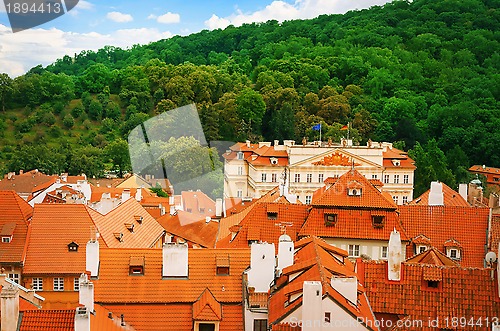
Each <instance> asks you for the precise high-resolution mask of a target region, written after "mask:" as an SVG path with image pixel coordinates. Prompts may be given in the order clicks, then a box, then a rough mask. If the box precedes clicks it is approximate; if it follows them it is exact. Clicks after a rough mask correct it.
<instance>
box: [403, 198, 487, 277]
mask: <svg viewBox="0 0 500 331" xmlns="http://www.w3.org/2000/svg"><path fill="white" fill-rule="evenodd" d="M488 217H489V208H476V207H460V206H425V205H421V206H419V205H417V206H415V205H408V206H400V216H399V218H400V220H401V224H402V226H403V227H404V229H405V231H406V234H407V235H408V237H409V238H415V237H418V236H420V235H424V236H425V237H427V238H429V239H430V241H431V242H432V246H434V247H436V248H437V249H439V250H440V251H442V252H445V251H444V248H445V243H446V242H447V241H448V240H450V239H454V240H456V241H458V242H459V243H460V244H461V245H462V252H461V254H460V256H461V260H460V261H459V263H460V265H461V266H465V267H479V268H480V267H483V265H484V264H483V261H484V254H485V247H486V245H487V240H486V233H487V229H488ZM410 252H411V250H410ZM407 256H411V254H410V255H407Z"/></svg>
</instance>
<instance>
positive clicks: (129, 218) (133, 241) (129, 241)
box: [86, 198, 165, 248]
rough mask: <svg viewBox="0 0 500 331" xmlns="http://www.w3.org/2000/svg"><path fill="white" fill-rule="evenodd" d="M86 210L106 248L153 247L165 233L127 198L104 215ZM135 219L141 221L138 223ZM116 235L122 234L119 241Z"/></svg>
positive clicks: (137, 205) (90, 209)
mask: <svg viewBox="0 0 500 331" xmlns="http://www.w3.org/2000/svg"><path fill="white" fill-rule="evenodd" d="M86 208H87V211H88V213H89V215H90V216H91V217H92V219H93V221H94V223H95V225H96V227H97V229H98V231H99V233H100V235H101V237H102V239H103V240H104V241H105V242H106V244H107V246H108V247H115V248H118V247H127V248H134V247H137V248H146V247H153V246H154V245H155V244H156V243H157V242H158V240H159V239H160V238H161V236H162V235H163V234H164V231H165V230H164V229H163V227H162V226H161V225H160V224H159V223H158V222H157V221H156V220H155V219H154V218H153V217H152V216H151V215H150V214H149V213H148V212H147V211H146V209H144V208H143V207H142V206H141V204H140V203H139V202H137V201H136V200H135V199H134V198H129V199H128V200H127V201H125V202H124V203H122V204H120V205H119V206H118V207H116V208H115V209H113V210H111V211H110V212H109V213H107V214H106V215H102V214H100V213H98V212H97V211H95V210H93V209H92V208H90V207H88V206H87V207H86ZM136 217H141V218H142V219H141V220H140V221H138V220H136ZM132 227H133V230H130V229H131V228H132ZM117 233H121V234H122V235H121V240H118V239H117V238H116V237H115V234H117Z"/></svg>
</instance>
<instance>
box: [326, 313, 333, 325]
mask: <svg viewBox="0 0 500 331" xmlns="http://www.w3.org/2000/svg"><path fill="white" fill-rule="evenodd" d="M331 318H332V313H330V312H329V311H325V323H330V320H331Z"/></svg>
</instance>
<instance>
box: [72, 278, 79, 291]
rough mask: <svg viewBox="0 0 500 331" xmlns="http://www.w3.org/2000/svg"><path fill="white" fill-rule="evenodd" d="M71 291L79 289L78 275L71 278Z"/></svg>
mask: <svg viewBox="0 0 500 331" xmlns="http://www.w3.org/2000/svg"><path fill="white" fill-rule="evenodd" d="M73 291H75V292H78V291H80V278H78V277H75V278H73Z"/></svg>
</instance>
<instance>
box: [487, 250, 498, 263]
mask: <svg viewBox="0 0 500 331" xmlns="http://www.w3.org/2000/svg"><path fill="white" fill-rule="evenodd" d="M485 260H486V262H488V263H493V262H495V261H496V260H497V255H496V254H495V252H488V253H487V254H486V257H485Z"/></svg>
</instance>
